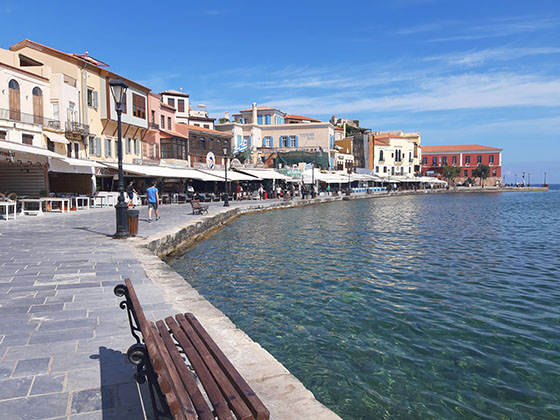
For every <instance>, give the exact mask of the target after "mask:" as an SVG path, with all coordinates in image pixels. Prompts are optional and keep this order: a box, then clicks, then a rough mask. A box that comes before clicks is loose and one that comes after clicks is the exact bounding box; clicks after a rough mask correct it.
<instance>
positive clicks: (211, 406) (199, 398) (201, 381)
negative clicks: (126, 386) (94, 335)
mask: <svg viewBox="0 0 560 420" xmlns="http://www.w3.org/2000/svg"><path fill="white" fill-rule="evenodd" d="M114 293H115V295H117V296H118V297H124V298H125V300H123V301H122V302H121V303H120V304H119V306H120V307H121V308H122V309H126V310H127V314H128V319H129V323H130V329H131V332H132V335H133V336H134V337H135V338H136V344H133V345H132V346H131V347H130V348H129V349H128V351H127V359H128V360H129V361H130V362H131V363H133V364H135V365H136V366H137V374H136V375H135V377H136V380H137V381H138V383H144V382H145V381H146V379H147V380H148V386H149V391H150V397H151V399H152V407H153V410H154V415H155V417H156V419H159V418H160V416H168V417H171V418H173V419H177V420H179V419H180V420H191V419H192V420H194V419H202V420H214V419H228V420H235V419H243V420H246V419H256V420H268V419H269V417H270V413H269V411H268V409H267V408H266V407H265V406H264V405H263V403H262V402H261V400H260V399H259V398H258V397H257V396H256V395H255V392H254V391H253V390H252V389H251V387H250V386H249V384H247V382H246V381H245V380H244V379H243V377H242V376H241V375H240V374H239V372H238V371H237V370H236V369H235V368H234V367H233V365H232V364H231V362H230V361H229V360H228V359H227V357H226V356H225V355H224V353H223V352H222V351H221V350H220V348H219V347H218V346H217V344H216V343H215V342H214V340H212V338H211V337H210V335H208V333H207V332H206V330H205V329H204V328H203V327H202V325H201V324H200V322H199V321H198V320H197V319H196V317H195V316H194V315H193V314H191V313H186V314H177V315H175V317H171V316H169V317H167V318H165V320H160V321H157V322H155V323H154V322H152V321H148V320H147V319H146V316H145V315H144V311H143V310H142V306H141V305H140V302H139V301H138V297H137V295H136V292H135V290H134V287H133V286H132V282H131V281H130V279H125V284H119V285H118V286H115V289H114ZM138 333H140V334H141V335H142V340H140V337H139V336H138ZM156 396H157V398H158V399H157V402H159V406H160V407H161V408H159V407H158V404H157V402H156Z"/></svg>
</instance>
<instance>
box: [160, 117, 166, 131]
mask: <svg viewBox="0 0 560 420" xmlns="http://www.w3.org/2000/svg"><path fill="white" fill-rule="evenodd" d="M161 129H162V130H163V129H165V116H164V115H162V116H161Z"/></svg>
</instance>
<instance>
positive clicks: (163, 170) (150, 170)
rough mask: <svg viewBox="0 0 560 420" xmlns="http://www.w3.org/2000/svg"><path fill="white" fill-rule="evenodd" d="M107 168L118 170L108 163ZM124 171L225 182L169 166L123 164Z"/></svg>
mask: <svg viewBox="0 0 560 420" xmlns="http://www.w3.org/2000/svg"><path fill="white" fill-rule="evenodd" d="M105 165H106V166H108V167H110V168H112V169H118V168H119V166H118V164H116V163H106V164H105ZM123 171H124V172H127V173H129V174H134V175H143V176H149V177H155V178H182V179H187V178H190V179H196V180H199V181H223V179H222V178H218V177H215V176H212V175H211V174H205V173H202V172H200V171H197V170H196V169H190V168H171V167H169V166H155V165H133V164H130V163H123Z"/></svg>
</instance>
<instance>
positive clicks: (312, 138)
mask: <svg viewBox="0 0 560 420" xmlns="http://www.w3.org/2000/svg"><path fill="white" fill-rule="evenodd" d="M260 127H261V130H262V137H267V136H272V137H273V147H275V148H276V147H278V144H279V140H280V137H281V136H298V148H305V147H309V148H312V147H322V148H323V149H324V150H325V151H328V150H329V136H330V135H333V136H334V128H333V126H332V125H330V124H321V123H304V124H282V125H263V126H260ZM261 143H262V142H261ZM258 147H261V146H258Z"/></svg>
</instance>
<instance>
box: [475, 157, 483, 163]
mask: <svg viewBox="0 0 560 420" xmlns="http://www.w3.org/2000/svg"><path fill="white" fill-rule="evenodd" d="M476 163H482V155H478V156H477V157H476Z"/></svg>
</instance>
